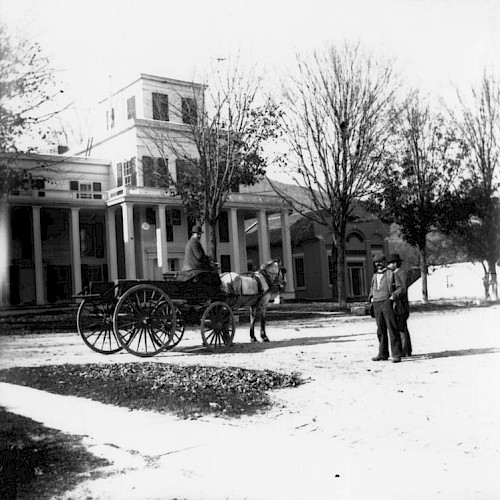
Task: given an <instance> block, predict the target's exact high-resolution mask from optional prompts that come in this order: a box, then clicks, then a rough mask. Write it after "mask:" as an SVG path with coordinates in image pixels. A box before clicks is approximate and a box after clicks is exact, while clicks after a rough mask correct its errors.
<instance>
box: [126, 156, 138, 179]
mask: <svg viewBox="0 0 500 500" xmlns="http://www.w3.org/2000/svg"><path fill="white" fill-rule="evenodd" d="M123 184H124V185H125V186H136V185H137V171H136V168H135V158H131V159H130V160H129V161H126V162H124V163H123Z"/></svg>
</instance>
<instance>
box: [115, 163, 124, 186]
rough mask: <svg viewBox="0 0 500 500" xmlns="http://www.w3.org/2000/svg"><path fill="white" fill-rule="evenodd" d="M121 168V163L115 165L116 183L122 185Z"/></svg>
mask: <svg viewBox="0 0 500 500" xmlns="http://www.w3.org/2000/svg"><path fill="white" fill-rule="evenodd" d="M122 170H123V164H122V163H118V164H117V165H116V185H117V186H123V175H122Z"/></svg>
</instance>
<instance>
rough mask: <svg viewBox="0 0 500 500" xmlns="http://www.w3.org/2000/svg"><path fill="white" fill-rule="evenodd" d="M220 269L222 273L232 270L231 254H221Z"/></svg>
mask: <svg viewBox="0 0 500 500" xmlns="http://www.w3.org/2000/svg"><path fill="white" fill-rule="evenodd" d="M220 270H221V273H228V272H230V271H231V256H230V255H221V256H220Z"/></svg>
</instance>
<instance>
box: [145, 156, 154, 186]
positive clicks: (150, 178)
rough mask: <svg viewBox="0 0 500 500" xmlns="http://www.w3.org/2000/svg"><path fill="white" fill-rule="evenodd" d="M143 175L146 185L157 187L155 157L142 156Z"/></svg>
mask: <svg viewBox="0 0 500 500" xmlns="http://www.w3.org/2000/svg"><path fill="white" fill-rule="evenodd" d="M142 175H143V177H144V186H146V187H156V176H155V171H154V163H153V158H151V157H150V156H143V157H142Z"/></svg>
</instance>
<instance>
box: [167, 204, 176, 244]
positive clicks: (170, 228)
mask: <svg viewBox="0 0 500 500" xmlns="http://www.w3.org/2000/svg"><path fill="white" fill-rule="evenodd" d="M165 218H166V225H167V227H166V230H167V234H166V240H167V241H169V242H171V241H174V224H173V217H172V210H165Z"/></svg>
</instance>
